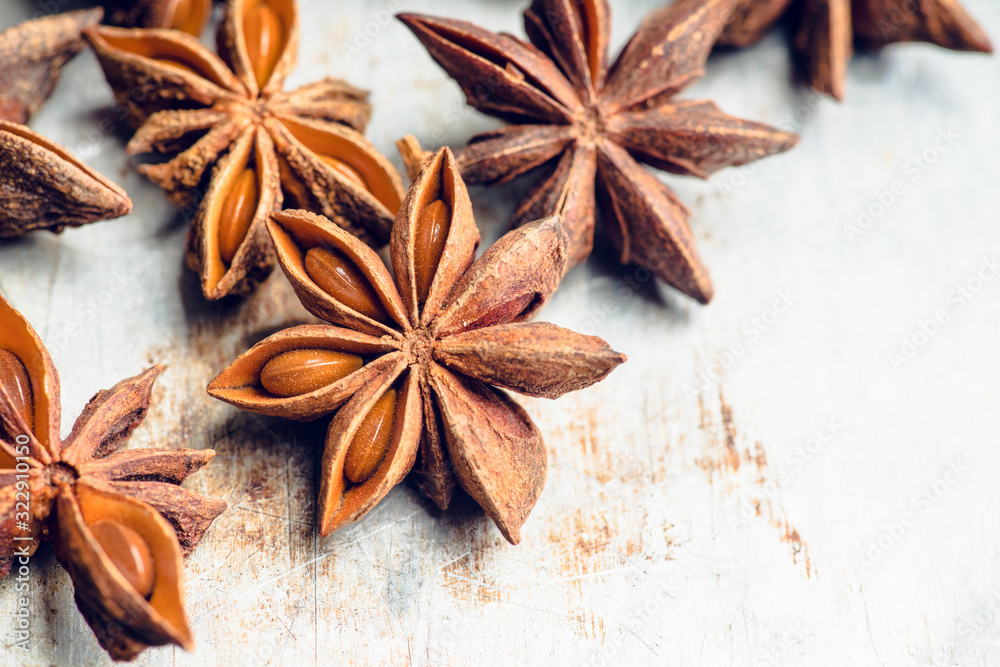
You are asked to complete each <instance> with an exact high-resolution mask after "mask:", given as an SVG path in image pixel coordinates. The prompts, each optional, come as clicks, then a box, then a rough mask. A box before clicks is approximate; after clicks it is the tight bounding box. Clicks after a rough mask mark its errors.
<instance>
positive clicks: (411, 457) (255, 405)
mask: <svg viewBox="0 0 1000 667" xmlns="http://www.w3.org/2000/svg"><path fill="white" fill-rule="evenodd" d="M410 146H411V148H412V144H410ZM409 154H410V155H411V156H412V155H416V154H417V151H415V150H411V151H410V153H409ZM269 229H270V231H271V235H272V236H273V238H274V242H275V245H276V247H277V251H278V261H279V263H280V264H281V268H282V269H283V270H284V272H285V274H286V275H287V276H288V279H289V280H290V281H291V283H292V286H293V287H294V289H295V292H296V294H297V295H298V297H299V300H300V301H302V304H303V305H304V306H305V307H306V308H307V309H308V310H309V311H310V312H311V313H313V314H314V315H316V316H317V317H320V318H322V319H324V320H326V321H327V322H331V323H334V324H337V325H340V326H328V325H306V326H299V327H294V328H292V329H288V330H285V331H282V332H280V333H277V334H275V335H273V336H271V337H270V338H267V339H266V340H264V341H262V342H261V343H259V344H258V345H256V346H255V347H253V348H252V349H251V350H250V351H248V352H247V353H245V354H244V355H243V356H241V357H240V358H239V359H237V360H236V362H234V363H233V364H232V365H231V366H230V367H229V368H227V369H226V370H225V371H223V372H222V373H221V374H220V375H219V377H217V378H216V379H215V380H213V381H212V383H211V384H210V385H209V387H208V390H209V393H210V394H211V395H212V396H215V397H216V398H219V399H221V400H224V401H227V402H229V403H232V404H233V405H236V406H238V407H240V408H242V409H244V410H251V411H253V412H258V413H261V414H267V415H276V416H280V417H286V418H290V419H297V420H303V421H305V420H313V419H317V418H319V417H322V416H324V415H328V414H330V413H333V412H335V411H336V416H335V417H334V418H333V420H332V422H331V423H330V428H329V432H328V435H327V440H326V449H325V451H324V453H323V462H322V479H321V483H320V495H319V523H320V532H321V533H322V534H323V535H327V534H329V533H330V532H331V531H333V530H335V529H337V528H339V527H340V526H343V525H345V524H348V523H351V522H353V521H357V520H358V519H360V518H361V517H362V516H364V515H365V514H366V513H367V512H368V511H370V510H371V509H372V508H373V507H374V506H375V505H376V504H377V503H378V502H379V501H380V500H381V499H382V498H383V497H385V495H386V494H387V493H388V492H389V490H390V489H391V488H392V487H393V486H395V485H396V484H398V483H399V482H400V481H401V480H402V479H403V478H404V477H405V476H406V475H407V473H408V472H410V469H411V468H412V467H413V466H414V462H415V460H416V458H417V454H418V449H419V453H420V464H419V466H418V470H417V473H416V475H417V483H418V485H419V486H420V488H421V489H422V490H423V491H424V492H425V493H426V494H427V495H428V496H429V497H430V498H431V499H432V500H433V501H434V502H435V503H436V504H437V505H438V506H439V507H441V508H442V509H445V508H447V507H448V504H449V502H450V500H451V497H452V493H453V491H454V488H455V484H456V482H457V484H459V485H460V486H461V487H462V488H463V489H465V491H466V492H468V494H469V495H470V496H471V497H472V498H473V499H474V500H475V501H476V502H477V503H479V504H480V505H481V506H482V507H483V509H484V510H485V512H486V514H487V516H489V517H490V518H491V519H493V521H494V522H495V523H496V525H497V527H498V528H499V529H500V532H501V533H503V536H504V537H505V538H506V539H507V540H509V541H510V542H511V543H514V544H516V543H517V542H518V541H519V540H520V528H521V526H522V524H523V523H524V521H525V520H526V519H527V517H528V514H529V513H530V512H531V509H532V507H534V505H535V501H536V500H537V499H538V496H539V494H540V493H541V490H542V486H543V485H544V483H545V471H546V467H547V463H546V451H545V445H544V443H543V442H542V438H541V434H540V433H539V431H538V429H537V428H536V427H535V425H534V424H533V423H532V422H531V419H530V418H529V417H528V415H527V414H526V413H525V412H524V410H523V409H522V408H521V407H520V406H518V405H517V403H515V402H514V401H512V400H511V399H510V398H509V397H508V396H507V394H506V393H504V392H503V391H501V390H500V389H497V388H495V387H503V388H506V389H512V390H514V391H517V392H520V393H522V394H526V395H529V396H544V397H547V398H556V397H558V396H561V395H562V394H564V393H565V392H568V391H574V390H576V389H582V388H584V387H587V386H590V385H591V384H593V383H595V382H597V381H599V380H601V379H603V378H604V377H605V376H606V375H607V374H608V373H610V372H611V370H612V369H614V368H615V367H616V366H617V365H618V364H620V363H621V362H623V361H624V360H625V356H624V355H622V354H619V353H617V352H615V351H613V350H612V349H611V348H610V347H608V345H607V344H606V343H605V342H604V341H603V340H601V339H599V338H595V337H592V336H584V335H581V334H577V333H574V332H572V331H568V330H566V329H562V328H560V327H557V326H554V325H552V324H544V323H532V322H525V321H524V320H526V319H527V318H529V317H530V316H531V315H532V314H534V313H535V312H536V311H537V310H538V308H540V307H541V306H542V304H543V303H545V302H546V301H547V300H548V298H549V295H550V294H551V293H552V291H553V290H554V289H555V288H556V285H557V284H558V282H559V278H560V277H561V275H562V272H563V269H564V265H565V263H566V244H567V238H566V235H565V233H564V232H563V230H562V227H561V225H560V224H559V221H558V218H554V217H553V218H546V219H544V220H539V221H537V222H535V223H532V224H528V225H524V226H522V227H520V228H519V229H517V230H515V231H512V232H510V233H508V234H507V235H506V236H504V237H503V238H501V239H500V240H499V241H498V242H497V243H496V244H495V245H493V246H492V247H490V248H489V249H488V250H486V252H485V253H484V254H483V255H482V256H481V257H480V258H479V259H478V260H476V261H475V262H474V261H473V259H474V257H475V250H476V246H477V245H478V243H479V230H478V228H477V227H476V223H475V220H474V219H473V217H472V206H471V203H470V202H469V197H468V193H467V192H466V189H465V185H464V184H463V182H462V179H461V177H460V176H459V174H458V172H457V171H456V169H455V164H454V157H453V156H452V154H451V152H450V151H449V150H448V149H446V148H445V149H441V150H439V151H438V152H437V153H435V154H434V155H433V156H432V157H431V158H430V159H429V160H428V161H427V162H426V163H425V167H424V169H423V171H422V172H421V173H420V175H419V176H418V177H417V178H416V180H415V182H414V183H413V185H412V186H411V188H410V191H409V193H408V194H407V196H406V199H405V200H404V202H403V205H402V207H401V208H400V212H399V216H398V217H397V218H396V223H395V225H394V227H393V232H392V241H391V243H390V255H391V259H392V268H393V275H394V276H395V278H393V276H392V275H390V274H389V272H388V271H387V270H386V268H385V266H384V265H383V263H382V261H381V260H380V259H379V256H378V255H377V254H376V253H375V252H374V251H373V250H371V249H370V248H368V247H367V246H365V245H364V244H362V243H360V242H359V241H358V240H357V239H355V238H354V237H352V236H351V235H350V234H347V233H345V232H344V231H342V230H341V229H339V228H338V227H337V226H335V225H333V224H331V223H330V222H329V221H327V220H325V219H323V218H322V217H320V216H317V215H313V214H311V213H308V212H305V211H285V212H281V213H275V214H273V215H272V216H271V221H270V223H269Z"/></svg>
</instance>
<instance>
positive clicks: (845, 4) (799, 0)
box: [719, 0, 993, 100]
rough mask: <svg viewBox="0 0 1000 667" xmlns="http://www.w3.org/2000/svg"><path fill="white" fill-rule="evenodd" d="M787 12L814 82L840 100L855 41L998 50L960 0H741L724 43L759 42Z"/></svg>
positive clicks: (869, 44) (722, 37) (724, 34)
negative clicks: (796, 27) (925, 43)
mask: <svg viewBox="0 0 1000 667" xmlns="http://www.w3.org/2000/svg"><path fill="white" fill-rule="evenodd" d="M786 12H788V13H794V14H795V16H796V21H797V22H798V24H799V28H798V32H797V34H796V36H795V44H794V46H795V52H796V54H797V56H798V58H799V59H800V65H801V67H802V69H803V70H804V73H805V75H806V76H807V78H808V80H809V84H810V85H811V86H812V87H813V88H814V89H815V90H817V91H818V92H821V93H825V94H827V95H831V96H832V97H834V98H836V99H838V100H842V99H844V84H845V79H846V76H847V62H848V61H849V60H850V59H851V52H852V45H853V44H854V42H858V43H859V44H861V45H862V46H865V47H867V48H873V47H874V48H877V47H881V46H885V45H887V44H892V43H895V42H929V43H931V44H936V45H937V46H942V47H944V48H946V49H953V50H956V51H979V52H982V53H992V52H993V46H992V45H991V44H990V40H989V37H987V36H986V33H985V32H984V31H983V29H982V28H981V27H980V26H979V24H977V23H976V22H975V21H974V20H973V19H972V17H971V16H969V14H968V12H966V11H965V9H963V8H962V6H961V5H960V4H959V2H958V0H739V1H738V2H737V6H736V10H735V11H734V12H733V15H732V18H731V19H730V21H729V25H727V26H726V29H725V30H724V31H723V32H722V34H721V35H720V36H719V44H722V45H724V46H738V47H742V46H749V45H751V44H754V43H756V42H757V41H758V40H760V38H761V37H763V36H764V34H765V33H766V32H767V31H768V30H769V29H770V28H771V26H773V25H774V23H775V22H776V21H778V19H779V18H781V17H782V15H784V14H785V13H786Z"/></svg>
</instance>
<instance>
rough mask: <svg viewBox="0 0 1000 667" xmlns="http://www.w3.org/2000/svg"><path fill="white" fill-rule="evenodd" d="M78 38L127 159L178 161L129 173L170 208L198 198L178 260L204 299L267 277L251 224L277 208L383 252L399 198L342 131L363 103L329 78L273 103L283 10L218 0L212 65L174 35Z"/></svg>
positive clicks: (293, 27) (264, 242) (382, 164)
mask: <svg viewBox="0 0 1000 667" xmlns="http://www.w3.org/2000/svg"><path fill="white" fill-rule="evenodd" d="M85 35H86V36H87V38H88V39H89V40H90V42H91V44H92V45H93V47H94V50H95V51H96V52H97V57H98V59H99V60H100V62H101V66H102V67H103V68H104V74H105V76H106V78H107V80H108V82H109V84H110V85H111V88H112V89H113V90H114V93H115V98H116V99H117V101H118V103H119V104H121V105H123V106H124V107H125V108H126V109H127V111H128V112H129V114H130V116H131V118H132V120H133V122H134V123H135V124H137V125H140V127H139V130H138V132H137V133H136V135H135V136H134V137H133V138H132V140H131V141H130V142H129V144H128V152H129V153H132V154H137V153H146V152H149V151H157V152H160V153H167V152H175V151H178V150H181V149H183V150H181V152H180V153H179V154H178V155H177V156H176V157H174V158H173V159H172V160H170V161H169V162H165V163H163V164H153V165H142V166H140V167H139V170H140V171H141V172H142V173H143V174H145V175H146V176H147V177H149V178H150V180H152V181H153V182H154V183H156V184H158V185H160V187H162V188H163V189H164V191H165V192H166V193H167V197H168V198H169V199H170V200H171V201H172V202H173V203H175V204H177V205H179V206H188V205H191V204H192V203H193V202H194V201H195V199H196V198H197V196H198V195H199V194H203V198H202V201H201V204H200V205H199V207H198V212H197V215H196V216H195V220H194V223H193V225H192V228H191V234H190V236H189V242H188V253H187V256H188V264H189V265H190V266H191V267H192V268H193V269H194V270H196V271H198V272H199V273H200V274H201V286H202V291H203V292H204V294H205V296H206V297H207V298H209V299H219V298H222V297H223V296H226V295H228V294H243V293H246V292H248V291H249V290H251V289H252V288H253V287H254V286H255V285H256V284H257V283H259V282H260V281H261V280H263V279H264V278H265V277H266V276H267V275H268V274H269V273H270V272H271V270H272V269H273V268H274V251H273V248H272V247H271V243H270V241H269V240H268V238H267V231H266V229H265V224H264V223H265V220H266V219H267V215H268V214H269V213H271V212H272V211H275V210H279V209H280V208H281V207H282V205H283V203H284V201H285V200H286V199H288V200H289V202H290V203H292V204H294V205H295V206H298V207H301V208H307V209H309V210H315V211H320V212H322V213H323V214H324V215H326V216H327V217H329V218H331V219H332V220H334V221H335V222H336V223H338V224H340V225H342V226H344V227H345V228H346V229H348V230H349V231H351V232H352V233H354V234H356V235H358V236H360V237H362V238H363V239H365V240H366V241H369V242H372V243H378V244H383V243H385V242H386V241H387V240H388V236H389V229H390V228H391V225H392V219H393V216H394V215H395V213H396V211H397V210H398V208H399V202H400V200H401V199H402V196H403V189H402V185H401V184H400V180H399V176H398V175H397V174H396V171H395V169H393V167H392V165H391V164H390V163H389V161H388V160H386V159H385V158H384V157H383V156H382V155H380V154H379V153H378V152H377V151H376V150H375V148H374V147H373V146H372V145H371V144H370V143H369V142H368V141H366V140H365V138H364V137H363V136H361V134H360V133H359V132H358V131H356V129H354V128H357V129H358V130H363V129H364V126H365V125H366V123H367V121H368V116H369V113H370V108H369V106H368V103H367V101H366V93H364V92H363V91H360V90H358V89H356V88H353V87H352V86H350V85H349V84H347V83H345V82H343V81H337V80H334V79H326V80H324V81H321V82H318V83H314V84H309V85H306V86H303V87H301V88H299V89H297V90H294V91H292V92H284V91H283V90H282V85H283V84H284V81H285V77H286V76H287V75H288V74H289V73H290V72H291V70H292V68H293V66H294V63H295V58H296V53H297V51H298V10H297V8H296V5H295V3H294V2H293V1H292V0H231V2H229V4H228V5H227V6H226V15H225V18H224V20H223V22H222V23H221V25H220V26H219V35H218V42H219V56H216V55H215V54H213V53H211V52H210V51H208V50H207V49H205V48H204V47H203V46H202V45H201V44H200V43H198V41H197V40H196V39H195V38H194V37H191V36H190V35H188V34H186V33H182V32H180V31H176V30H126V29H121V28H106V27H98V28H92V29H89V30H87V31H86V32H85ZM220 56H221V57H220ZM192 142H193V143H192ZM213 167H214V169H213ZM209 171H211V172H212V173H211V177H210V178H208V179H206V178H205V176H206V174H207V173H208V172H209ZM205 180H207V181H208V183H207V185H202V184H203V181H205ZM202 188H204V192H203V193H202V192H199V190H200V189H202Z"/></svg>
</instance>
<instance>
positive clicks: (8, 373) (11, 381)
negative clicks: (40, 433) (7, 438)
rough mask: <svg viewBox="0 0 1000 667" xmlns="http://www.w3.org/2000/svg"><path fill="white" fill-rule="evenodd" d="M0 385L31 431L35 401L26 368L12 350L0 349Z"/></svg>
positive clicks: (33, 424)
mask: <svg viewBox="0 0 1000 667" xmlns="http://www.w3.org/2000/svg"><path fill="white" fill-rule="evenodd" d="M0 387H3V389H4V392H6V394H7V396H8V397H9V398H10V400H11V401H13V403H14V406H13V407H14V410H16V411H17V412H18V413H19V414H20V415H21V416H22V417H23V418H24V421H25V423H27V425H28V428H30V429H31V430H32V431H33V430H34V429H35V403H34V394H33V393H32V390H31V379H30V378H29V377H28V369H26V368H25V367H24V364H23V363H21V360H20V359H18V358H17V355H15V354H14V353H13V352H10V351H8V350H0Z"/></svg>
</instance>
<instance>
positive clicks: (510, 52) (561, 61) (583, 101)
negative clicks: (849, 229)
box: [399, 0, 798, 303]
mask: <svg viewBox="0 0 1000 667" xmlns="http://www.w3.org/2000/svg"><path fill="white" fill-rule="evenodd" d="M732 3H733V0H706V1H701V0H680V1H679V2H677V3H676V4H674V5H673V6H671V7H669V8H667V9H662V10H660V11H656V12H653V13H652V14H650V15H649V16H648V17H647V18H646V19H645V20H644V21H643V22H642V24H641V25H640V26H639V29H638V31H637V32H636V33H635V34H634V35H633V36H632V39H631V40H630V41H629V43H628V45H627V46H626V47H625V49H624V51H622V53H621V54H620V55H619V57H618V60H617V62H615V64H614V65H613V66H611V67H608V64H607V63H608V54H607V51H608V39H609V37H608V32H609V29H610V25H609V22H610V17H609V10H608V6H607V3H606V2H604V0H581V1H571V0H535V2H533V3H532V4H531V6H530V7H529V8H528V10H527V11H525V13H524V25H525V30H526V32H527V34H528V37H529V38H530V40H531V44H528V43H525V42H523V41H521V40H519V39H517V38H516V37H513V36H511V35H507V34H495V33H492V32H489V31H487V30H484V29H482V28H479V27H477V26H474V25H472V24H470V23H466V22H464V21H455V20H449V19H438V18H431V17H427V16H419V15H415V14H401V15H399V18H400V19H401V20H402V21H403V22H404V23H405V24H406V25H407V26H409V28H410V29H411V30H412V31H413V32H414V34H416V36H417V37H418V38H419V39H420V41H421V42H422V43H423V44H424V46H425V47H426V48H427V50H428V51H429V52H430V54H431V56H432V57H433V58H434V60H436V61H437V62H438V64H439V65H441V67H442V68H444V70H445V71H446V72H447V73H448V74H449V75H450V76H451V77H452V78H453V79H455V81H456V82H457V83H458V84H459V85H460V86H461V87H462V90H463V91H464V92H465V95H466V98H467V101H468V103H469V104H471V105H472V106H474V107H475V108H476V109H478V110H479V111H482V112H483V113H487V114H490V115H493V116H496V117H498V118H501V119H503V120H506V121H508V122H509V123H510V125H509V126H508V127H505V128H503V129H500V130H496V131H493V132H486V133H484V134H480V135H478V136H476V137H473V138H472V140H471V142H470V143H469V145H468V146H467V147H465V148H463V149H461V150H459V151H457V152H456V158H457V160H458V164H459V167H460V169H461V171H462V175H463V176H464V177H465V179H466V180H467V181H469V182H472V183H486V184H496V183H503V182H506V181H509V180H510V179H512V178H514V177H515V176H518V175H519V174H523V173H525V172H527V171H530V170H532V169H534V168H536V167H542V166H543V165H544V166H545V168H546V174H545V176H544V178H543V179H542V180H541V181H540V182H539V183H538V184H537V185H536V186H535V187H534V188H533V189H532V190H531V191H530V193H529V194H528V196H527V197H526V198H525V200H524V201H523V202H522V203H521V205H520V206H519V207H518V209H517V211H516V212H515V213H514V216H513V218H514V223H515V224H523V223H524V222H526V221H529V220H534V219H537V218H539V217H542V216H544V215H550V214H552V213H556V212H558V213H561V214H562V216H563V223H564V224H565V225H566V229H567V233H568V234H569V237H570V265H572V264H575V263H577V262H579V261H581V260H583V259H585V258H586V257H587V256H588V255H589V254H590V251H591V248H592V245H593V236H594V203H595V181H596V186H597V188H596V189H597V192H598V194H599V195H600V197H601V203H602V211H603V212H604V214H605V216H606V219H607V222H608V224H607V225H606V228H607V232H608V236H609V237H610V240H611V242H612V243H613V244H614V246H615V248H616V249H617V251H618V254H619V257H620V260H621V262H622V263H635V264H639V265H641V266H644V267H646V268H648V269H649V270H650V271H652V272H653V273H654V274H655V275H657V276H659V277H660V278H662V279H663V280H664V281H666V282H667V283H668V284H670V285H672V286H673V287H675V288H677V289H679V290H680V291H682V292H684V293H685V294H687V295H689V296H691V297H692V298H694V299H696V300H698V301H700V302H701V303H707V302H708V301H709V300H710V299H711V298H712V284H711V282H710V280H709V277H708V271H707V270H706V269H705V267H704V265H703V264H702V261H701V258H700V257H699V256H698V253H697V251H696V250H695V245H694V239H693V238H692V234H691V229H690V227H689V226H688V217H689V215H690V213H689V211H688V209H687V208H686V207H685V206H684V204H682V203H681V202H680V201H679V200H678V199H677V197H676V196H675V195H674V193H673V192H671V191H670V189H669V188H667V186H666V185H664V184H663V183H662V182H661V181H659V180H658V179H657V178H656V177H655V176H653V175H652V174H651V173H649V172H648V171H647V170H645V169H643V168H642V167H641V166H640V165H639V162H645V163H646V164H649V165H652V166H654V167H657V168H659V169H664V170H666V171H669V172H673V173H677V174H688V175H693V176H700V177H703V178H705V177H707V176H708V175H709V174H711V173H712V172H714V171H716V170H717V169H720V168H722V167H725V166H729V165H740V164H745V163H747V162H752V161H753V160H756V159H758V158H761V157H764V156H766V155H771V154H773V153H779V152H781V151H785V150H788V149H790V148H791V147H793V146H794V145H795V144H796V143H797V141H798V137H796V136H795V135H793V134H789V133H787V132H780V131H778V130H775V129H773V128H770V127H768V126H766V125H761V124H759V123H753V122H750V121H745V120H740V119H738V118H733V117H731V116H727V115H725V114H723V113H722V112H721V111H719V109H718V108H717V107H716V106H715V104H714V103H712V102H689V101H674V100H673V97H674V95H675V94H676V93H677V92H679V91H680V90H681V89H683V88H684V87H686V86H688V85H690V84H691V83H692V82H694V81H695V80H696V79H698V78H699V77H700V76H701V75H702V72H703V67H704V64H705V60H706V58H707V57H708V54H709V51H711V48H712V45H713V44H714V43H715V38H716V36H717V35H718V34H719V32H720V31H721V30H722V28H723V26H724V25H725V22H726V19H727V18H728V16H729V12H730V10H731V9H732Z"/></svg>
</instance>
